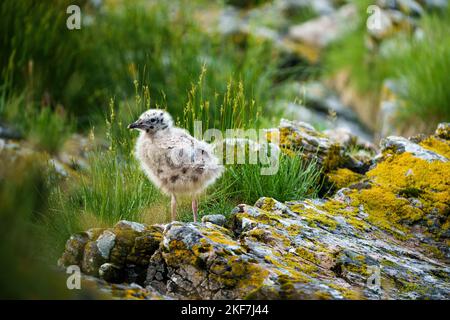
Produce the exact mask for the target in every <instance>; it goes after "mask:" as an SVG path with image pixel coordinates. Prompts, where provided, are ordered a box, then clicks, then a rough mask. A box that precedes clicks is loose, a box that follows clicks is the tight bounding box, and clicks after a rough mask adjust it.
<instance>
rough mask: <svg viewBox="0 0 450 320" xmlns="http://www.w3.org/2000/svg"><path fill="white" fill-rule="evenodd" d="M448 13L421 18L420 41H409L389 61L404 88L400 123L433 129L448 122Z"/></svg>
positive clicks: (449, 47)
mask: <svg viewBox="0 0 450 320" xmlns="http://www.w3.org/2000/svg"><path fill="white" fill-rule="evenodd" d="M449 21H450V10H449V12H448V13H447V14H446V15H445V16H444V17H440V16H436V15H430V16H426V17H424V18H423V21H422V27H423V30H424V34H425V37H424V39H423V40H417V39H411V41H410V43H409V45H407V46H406V47H405V48H404V50H402V51H400V52H398V53H397V55H396V56H395V57H393V59H392V63H393V64H395V68H394V71H393V74H394V75H395V76H396V78H398V79H400V81H402V83H405V84H406V90H405V91H404V92H402V93H401V98H402V99H403V100H404V101H405V102H406V106H405V108H404V109H402V110H401V114H400V115H401V118H400V119H401V120H403V121H405V120H406V121H408V120H411V118H413V120H417V119H423V120H425V121H427V122H428V123H429V126H430V127H431V128H434V127H435V126H436V125H437V123H439V122H442V121H450V90H448V79H449V77H448V75H449V74H450V59H449V57H450V39H449V37H448V35H449V34H450V22H449Z"/></svg>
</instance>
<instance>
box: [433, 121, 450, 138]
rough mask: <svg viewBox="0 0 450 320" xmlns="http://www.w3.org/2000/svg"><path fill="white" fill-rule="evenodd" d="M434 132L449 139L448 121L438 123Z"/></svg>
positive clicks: (449, 124) (449, 127)
mask: <svg viewBox="0 0 450 320" xmlns="http://www.w3.org/2000/svg"><path fill="white" fill-rule="evenodd" d="M435 134H436V136H438V137H439V138H442V139H445V140H450V122H445V123H440V124H439V125H438V127H437V129H436V133H435Z"/></svg>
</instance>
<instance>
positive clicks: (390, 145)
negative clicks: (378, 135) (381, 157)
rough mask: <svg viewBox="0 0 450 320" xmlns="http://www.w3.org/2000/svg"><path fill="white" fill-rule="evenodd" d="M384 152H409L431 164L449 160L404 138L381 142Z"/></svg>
mask: <svg viewBox="0 0 450 320" xmlns="http://www.w3.org/2000/svg"><path fill="white" fill-rule="evenodd" d="M380 145H381V148H382V151H387V150H389V151H393V152H394V153H396V154H401V153H403V152H408V153H411V154H413V155H414V156H415V157H417V158H419V159H422V160H425V161H428V162H431V161H441V162H448V159H447V158H446V157H444V156H442V155H440V154H437V153H435V152H433V151H430V150H427V149H425V148H423V147H421V146H420V145H418V144H416V143H414V142H411V141H410V140H408V139H406V138H403V137H395V136H390V137H387V138H385V139H383V140H381V142H380Z"/></svg>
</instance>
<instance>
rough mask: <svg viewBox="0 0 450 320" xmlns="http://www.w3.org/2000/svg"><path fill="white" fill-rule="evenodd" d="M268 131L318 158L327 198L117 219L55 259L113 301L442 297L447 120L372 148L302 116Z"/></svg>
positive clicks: (449, 155)
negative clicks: (196, 214) (182, 217)
mask: <svg viewBox="0 0 450 320" xmlns="http://www.w3.org/2000/svg"><path fill="white" fill-rule="evenodd" d="M279 129H280V133H281V148H282V150H284V151H285V152H286V153H295V154H296V155H299V156H302V157H305V158H310V157H313V155H315V156H316V157H318V158H319V159H320V161H321V164H322V167H323V171H324V173H325V174H326V175H327V177H328V181H329V183H331V184H333V185H334V189H335V190H336V191H335V192H334V193H333V196H331V197H329V198H325V199H308V200H305V201H292V202H287V203H280V202H278V201H277V200H276V199H271V198H261V199H259V200H258V201H257V202H256V203H255V204H254V205H248V204H240V205H238V206H237V207H236V208H235V209H234V210H233V212H232V213H231V215H230V216H229V218H228V219H226V218H225V217H224V216H222V215H209V216H205V217H204V218H203V219H202V222H201V223H181V222H172V223H169V224H166V225H151V226H150V225H144V224H140V223H136V222H131V221H119V222H118V223H117V224H116V225H115V226H114V227H113V228H109V229H90V230H87V231H86V232H82V233H79V234H75V235H73V236H72V237H71V238H70V239H69V240H68V241H67V244H66V249H65V252H64V254H63V255H62V257H61V259H60V260H59V265H60V266H62V267H64V266H68V265H78V266H80V267H81V269H82V271H83V273H85V274H86V277H87V278H86V279H88V281H91V282H92V281H94V282H95V283H97V286H98V287H99V288H101V290H102V291H104V292H106V293H107V294H108V295H112V296H114V297H118V298H139V299H449V298H450V282H449V277H450V264H449V262H450V260H449V258H450V251H449V241H450V240H449V238H450V231H449V226H450V220H449V213H450V162H449V161H450V124H448V123H446V124H445V123H444V124H441V125H439V127H438V128H437V130H436V133H435V134H434V135H432V136H428V137H426V136H415V137H412V138H410V139H406V138H402V137H395V136H391V137H388V138H386V139H384V140H382V142H381V151H380V152H379V153H377V154H376V155H374V154H375V152H374V150H373V147H372V146H367V145H365V144H362V145H361V144H358V140H357V138H355V137H353V139H350V138H351V137H349V139H346V140H345V139H344V140H342V139H341V141H338V139H336V138H333V136H327V135H325V134H323V133H319V132H317V131H315V130H314V128H312V127H311V126H310V125H308V124H305V123H299V122H289V121H285V120H283V121H282V123H281V124H280V127H279ZM268 134H269V135H270V131H269V133H268ZM358 145H359V147H358V148H357V147H356V146H358ZM355 149H359V151H358V152H355V151H354V150H355ZM373 155H374V156H373Z"/></svg>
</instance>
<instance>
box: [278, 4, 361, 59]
mask: <svg viewBox="0 0 450 320" xmlns="http://www.w3.org/2000/svg"><path fill="white" fill-rule="evenodd" d="M356 14H357V12H356V8H355V6H354V5H352V4H348V5H345V6H343V7H341V8H339V9H338V10H337V11H336V12H335V13H332V14H329V15H323V16H320V17H318V18H316V19H313V20H309V21H307V22H305V23H303V24H300V25H296V26H292V27H290V28H289V33H288V37H287V38H286V42H287V45H289V46H291V47H293V48H294V49H295V51H296V52H298V53H299V54H301V55H302V56H304V57H305V58H307V59H308V60H309V61H310V62H312V63H317V62H318V60H319V57H320V52H321V50H322V49H323V48H325V47H326V46H328V45H329V44H331V43H332V42H333V41H336V40H337V39H339V38H340V37H341V36H342V35H343V34H344V33H345V32H347V31H348V30H349V29H350V28H351V27H352V24H351V23H349V22H351V21H355V20H356V19H355V17H356Z"/></svg>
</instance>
